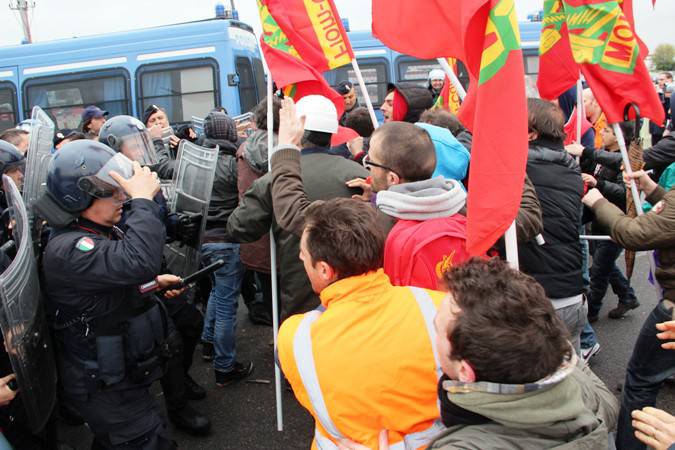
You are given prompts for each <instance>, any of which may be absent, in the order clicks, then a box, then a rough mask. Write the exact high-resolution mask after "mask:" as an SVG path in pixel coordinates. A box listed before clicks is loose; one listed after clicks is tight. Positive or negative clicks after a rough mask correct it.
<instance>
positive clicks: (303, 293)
mask: <svg viewBox="0 0 675 450" xmlns="http://www.w3.org/2000/svg"><path fill="white" fill-rule="evenodd" d="M300 161H301V165H302V182H303V185H304V187H305V191H306V192H307V195H308V197H309V200H310V201H314V200H329V199H332V198H336V197H351V196H352V195H354V194H359V193H360V192H358V190H356V189H350V188H348V187H347V186H346V184H345V183H346V182H347V181H349V180H351V179H354V178H365V177H367V176H368V171H367V170H366V169H364V168H363V167H362V166H361V165H359V164H357V163H355V162H354V161H350V160H348V159H345V158H343V157H342V156H336V155H330V154H328V153H327V152H326V151H325V150H321V149H304V150H303V151H302V155H301V158H300ZM275 207H276V208H281V209H287V210H291V209H293V207H294V205H293V204H291V203H289V204H286V203H285V202H283V201H282V204H280V205H274V206H273V204H272V174H271V173H269V172H268V173H267V174H265V175H263V176H262V177H260V178H258V179H257V180H255V181H254V182H253V185H252V186H251V187H250V188H249V190H248V191H246V193H245V194H244V196H243V197H242V198H241V200H240V201H239V206H238V207H237V209H235V210H234V211H233V212H232V214H231V215H230V217H229V219H228V221H227V227H226V228H225V233H226V238H225V242H241V243H243V242H255V241H256V240H258V239H260V238H261V237H262V236H264V235H265V234H266V233H268V232H269V230H270V227H272V231H273V233H274V238H275V240H276V243H277V262H278V272H279V277H280V280H279V281H280V283H279V285H280V291H281V305H280V306H281V317H282V319H285V318H286V317H288V316H290V315H293V314H298V313H304V312H307V311H310V310H312V309H314V308H316V307H317V306H319V304H320V301H319V297H318V296H317V295H316V294H315V293H314V292H313V291H312V287H311V285H310V283H309V280H308V278H307V274H306V272H305V268H304V266H303V265H302V261H300V259H299V257H298V255H299V253H300V238H299V237H298V236H296V235H293V234H292V233H289V232H287V231H284V230H282V229H281V228H280V227H279V226H278V225H277V222H276V221H275V220H274V208H275Z"/></svg>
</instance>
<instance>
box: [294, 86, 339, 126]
mask: <svg viewBox="0 0 675 450" xmlns="http://www.w3.org/2000/svg"><path fill="white" fill-rule="evenodd" d="M295 108H296V111H297V113H298V117H302V116H305V131H320V132H322V133H330V134H335V133H336V132H337V130H338V117H337V109H336V108H335V104H333V102H332V101H330V100H328V99H327V98H326V97H324V96H323V95H307V96H305V97H302V98H301V99H300V100H298V103H296V105H295Z"/></svg>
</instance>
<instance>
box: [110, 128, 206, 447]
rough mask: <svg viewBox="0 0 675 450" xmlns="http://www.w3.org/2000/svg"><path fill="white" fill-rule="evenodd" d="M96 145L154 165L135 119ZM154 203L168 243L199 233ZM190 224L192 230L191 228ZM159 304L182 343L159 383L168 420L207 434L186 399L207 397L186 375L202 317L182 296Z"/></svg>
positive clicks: (144, 132) (159, 202)
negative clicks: (170, 320)
mask: <svg viewBox="0 0 675 450" xmlns="http://www.w3.org/2000/svg"><path fill="white" fill-rule="evenodd" d="M99 141H100V142H102V143H104V144H107V145H108V146H109V147H110V148H112V149H113V150H115V151H116V152H120V153H122V154H124V155H125V156H127V157H128V158H129V159H132V160H134V161H138V162H139V163H140V164H141V165H146V166H147V165H153V164H154V163H155V161H156V157H155V155H153V153H154V151H155V149H154V146H153V143H152V140H151V138H150V136H149V133H148V132H147V129H146V127H145V125H143V123H142V122H141V121H140V120H138V119H136V118H135V117H131V116H115V117H113V118H112V119H109V120H108V121H107V122H106V123H105V124H104V125H103V127H102V128H101V131H100V132H99ZM154 201H155V203H157V205H159V208H160V219H161V220H162V222H163V223H164V226H165V229H166V232H167V235H168V238H169V240H181V239H188V240H189V239H191V238H192V237H193V236H188V235H191V234H195V233H196V234H198V233H199V231H200V227H199V226H197V224H196V222H195V221H194V218H190V219H188V218H184V217H180V215H177V214H170V213H169V211H168V207H167V203H166V199H165V198H164V195H163V194H162V192H161V191H160V192H158V193H157V195H155V197H154ZM128 212H129V210H128V207H125V209H124V211H123V216H122V220H121V221H120V222H119V223H118V224H117V226H118V227H119V228H121V229H122V230H124V229H125V228H126V226H125V222H126V216H127V214H128ZM191 224H192V225H195V226H192V227H190V226H189V225H191ZM163 271H165V270H163ZM162 302H163V304H164V306H165V307H166V310H167V312H168V313H169V316H170V317H171V319H172V320H173V323H174V325H175V327H176V329H177V331H178V333H179V335H180V337H181V341H182V346H181V347H182V351H181V352H177V353H176V354H175V355H174V356H173V357H172V358H171V359H170V360H169V361H168V363H167V370H166V373H165V374H164V376H163V377H162V379H161V384H162V389H163V390H164V398H165V400H166V406H167V411H168V415H169V419H170V420H171V421H172V422H173V423H174V425H176V426H178V427H179V428H182V429H184V430H186V431H188V432H190V433H193V434H204V433H207V432H208V431H209V429H210V427H211V422H210V421H209V419H208V417H206V416H205V415H204V414H201V413H199V412H198V411H196V410H194V409H193V408H192V407H191V406H190V405H189V404H188V399H190V400H201V399H203V398H205V397H206V391H205V390H204V388H202V387H201V386H199V385H198V384H197V383H196V382H195V381H194V380H193V379H192V377H191V376H190V375H189V370H190V367H191V366H192V356H193V354H194V350H195V347H196V346H197V342H198V341H199V337H200V335H201V331H202V328H203V326H204V321H203V317H202V315H201V313H200V312H199V310H197V308H196V307H195V306H194V304H193V303H190V302H187V301H186V298H185V295H181V296H177V297H173V298H169V299H163V301H162Z"/></svg>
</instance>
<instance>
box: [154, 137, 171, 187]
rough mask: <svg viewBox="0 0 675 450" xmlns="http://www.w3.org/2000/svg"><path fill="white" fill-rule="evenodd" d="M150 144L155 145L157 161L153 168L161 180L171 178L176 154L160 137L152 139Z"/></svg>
mask: <svg viewBox="0 0 675 450" xmlns="http://www.w3.org/2000/svg"><path fill="white" fill-rule="evenodd" d="M152 144H153V145H154V146H155V152H156V153H157V160H158V163H157V165H156V166H155V168H154V170H155V172H157V175H159V178H161V179H162V180H171V179H173V171H174V169H175V168H176V155H175V154H174V152H173V150H171V149H170V148H169V146H168V145H164V142H163V141H162V139H161V138H158V139H153V140H152Z"/></svg>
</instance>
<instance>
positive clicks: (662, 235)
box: [593, 186, 675, 301]
mask: <svg viewBox="0 0 675 450" xmlns="http://www.w3.org/2000/svg"><path fill="white" fill-rule="evenodd" d="M647 201H648V202H649V203H651V204H652V205H656V204H657V203H658V202H659V201H663V202H664V203H663V208H662V209H661V211H660V212H658V213H657V212H654V211H653V210H652V211H650V212H648V213H646V214H643V215H641V216H639V217H636V218H631V217H628V216H626V215H625V214H624V213H623V212H622V211H621V210H620V209H619V208H617V207H616V206H614V205H613V204H611V203H610V202H609V201H607V200H606V199H601V200H599V201H597V202H596V203H595V205H593V212H594V213H595V217H596V220H597V221H598V222H600V223H601V224H602V225H604V226H606V227H607V228H608V229H609V230H610V235H611V236H612V239H613V240H614V241H616V242H618V243H619V245H621V246H622V247H624V248H626V249H629V250H658V251H659V253H658V258H657V259H658V262H659V263H658V266H659V267H657V268H656V280H657V281H658V282H659V284H660V285H661V287H662V288H663V297H664V298H667V299H668V300H671V301H675V190H672V189H671V190H670V191H668V192H666V191H665V189H663V188H662V187H661V186H658V187H657V188H656V189H655V190H654V192H652V194H651V195H650V196H648V197H647Z"/></svg>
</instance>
